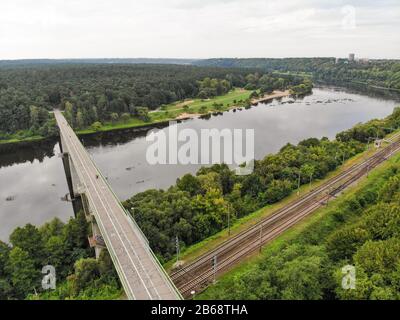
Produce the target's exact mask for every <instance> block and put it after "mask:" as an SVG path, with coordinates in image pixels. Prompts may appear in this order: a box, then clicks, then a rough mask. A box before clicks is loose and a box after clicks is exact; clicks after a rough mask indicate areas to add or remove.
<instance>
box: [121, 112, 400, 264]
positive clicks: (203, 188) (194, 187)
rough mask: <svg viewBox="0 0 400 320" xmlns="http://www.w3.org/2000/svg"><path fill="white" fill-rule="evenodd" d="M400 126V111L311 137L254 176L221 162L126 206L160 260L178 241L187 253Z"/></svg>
mask: <svg viewBox="0 0 400 320" xmlns="http://www.w3.org/2000/svg"><path fill="white" fill-rule="evenodd" d="M399 126H400V108H396V109H395V110H394V112H393V114H392V115H390V116H389V117H387V118H386V119H382V120H371V121H369V122H367V123H365V124H359V125H357V126H355V127H354V128H353V129H350V130H347V131H345V132H342V133H339V134H338V135H337V139H336V140H332V141H330V140H329V139H327V138H322V139H316V138H310V139H307V140H304V141H301V142H300V143H299V144H298V145H297V146H295V145H292V144H287V145H286V146H284V147H283V148H282V149H281V150H280V151H279V152H278V153H277V154H270V155H267V156H266V157H265V158H264V159H262V160H258V161H256V162H255V169H254V172H253V173H252V174H250V175H248V176H237V175H235V174H234V172H233V171H232V170H230V169H229V167H228V166H227V165H224V164H218V165H214V166H212V167H208V168H202V169H200V170H199V171H198V172H197V174H196V175H195V176H194V175H191V174H187V175H185V176H183V177H182V178H180V179H178V180H177V182H176V184H175V185H174V186H172V187H170V188H169V189H167V190H148V191H145V192H142V193H139V194H136V195H135V196H133V197H132V198H131V199H129V200H127V201H126V202H125V203H124V205H125V207H126V208H127V210H129V211H130V212H131V214H132V216H133V217H134V218H135V220H136V221H137V222H138V224H139V226H140V227H141V229H142V230H143V232H144V233H145V235H146V236H147V237H148V239H149V241H150V245H151V247H152V248H153V250H154V252H155V253H156V254H157V255H158V257H159V258H160V259H161V261H163V262H165V261H167V260H169V259H171V258H172V257H173V255H174V254H175V250H176V249H175V237H176V236H178V238H179V240H180V243H181V248H182V250H183V249H184V248H185V247H187V246H190V245H191V244H194V243H196V242H199V241H201V240H203V239H205V238H207V237H210V236H212V235H214V234H215V233H217V232H219V231H220V230H222V229H224V228H226V227H227V224H228V220H230V221H231V222H234V221H235V219H238V218H241V217H244V216H246V215H248V214H250V213H252V212H254V211H256V210H258V209H260V208H262V207H264V206H266V205H268V204H272V203H276V202H278V201H280V200H282V199H283V198H285V197H286V196H288V195H289V194H290V193H292V192H293V191H294V190H296V188H297V186H298V177H299V175H300V182H301V184H307V183H310V182H311V181H312V180H315V179H321V178H324V177H325V176H326V175H327V174H328V173H329V172H331V171H333V170H334V169H336V168H337V167H338V166H340V165H341V164H342V161H343V160H345V159H349V158H351V157H353V156H354V155H356V154H358V153H360V152H362V151H364V150H365V149H366V147H367V146H368V141H369V139H368V138H369V137H371V136H372V137H376V136H378V137H383V136H385V135H386V134H388V133H390V132H392V130H393V129H391V128H398V127H399Z"/></svg>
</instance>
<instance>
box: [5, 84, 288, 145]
mask: <svg viewBox="0 0 400 320" xmlns="http://www.w3.org/2000/svg"><path fill="white" fill-rule="evenodd" d="M287 96H290V93H289V90H286V91H274V92H273V93H271V94H269V95H264V96H262V97H259V98H253V99H251V100H250V103H251V105H257V104H258V103H262V102H265V101H271V100H273V99H277V98H283V97H287ZM236 108H240V107H239V106H235V105H233V106H230V107H228V108H226V109H224V110H219V112H225V111H229V110H232V109H236ZM216 111H217V110H209V111H208V112H207V113H204V114H201V113H189V112H186V111H183V112H182V113H181V114H179V115H177V116H176V117H175V118H169V119H163V120H160V121H157V120H155V121H152V122H149V123H143V124H126V125H124V124H118V125H115V127H112V126H111V127H107V128H104V129H103V128H102V129H100V130H97V131H95V130H92V129H90V128H88V129H83V130H77V131H75V132H76V134H77V135H78V137H80V136H87V135H93V134H97V133H102V132H111V131H118V130H127V129H138V130H146V129H151V128H154V127H157V126H159V125H164V124H167V123H169V122H170V121H174V120H176V121H183V120H189V119H197V118H200V117H202V116H204V115H208V114H212V113H214V112H216ZM150 113H151V112H150ZM52 138H54V137H35V138H33V139H32V138H26V139H21V140H16V139H11V140H3V141H1V140H0V148H1V147H2V146H11V145H18V144H22V145H25V144H26V145H29V144H31V143H36V142H40V141H45V140H49V139H52Z"/></svg>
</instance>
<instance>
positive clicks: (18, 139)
mask: <svg viewBox="0 0 400 320" xmlns="http://www.w3.org/2000/svg"><path fill="white" fill-rule="evenodd" d="M44 139H45V137H42V136H30V137H23V136H17V135H15V136H14V137H12V138H10V139H7V140H0V145H2V144H11V143H12V144H16V143H24V142H36V141H41V140H44Z"/></svg>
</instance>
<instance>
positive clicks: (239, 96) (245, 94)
mask: <svg viewBox="0 0 400 320" xmlns="http://www.w3.org/2000/svg"><path fill="white" fill-rule="evenodd" d="M250 94H251V91H249V90H244V89H239V88H236V89H233V90H231V91H230V92H228V93H227V94H225V95H222V96H218V97H214V98H212V99H205V100H202V99H187V100H185V101H183V102H182V101H181V102H176V103H173V104H169V105H166V106H164V107H163V108H162V109H163V110H164V112H165V111H168V112H169V111H176V110H180V111H184V109H183V107H184V106H185V105H186V106H187V107H188V111H189V112H193V113H199V112H200V108H201V107H203V106H204V107H205V108H207V111H217V110H216V109H215V108H214V107H213V104H215V103H216V104H220V105H221V104H222V105H223V106H222V109H223V110H227V109H229V108H230V107H232V106H234V105H235V104H236V103H237V102H239V101H245V100H246V99H248V98H249V97H250Z"/></svg>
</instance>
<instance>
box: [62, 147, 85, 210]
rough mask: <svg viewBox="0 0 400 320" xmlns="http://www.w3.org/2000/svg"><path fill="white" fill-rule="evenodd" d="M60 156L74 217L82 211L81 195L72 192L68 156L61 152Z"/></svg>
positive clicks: (72, 186) (66, 153) (72, 185)
mask: <svg viewBox="0 0 400 320" xmlns="http://www.w3.org/2000/svg"><path fill="white" fill-rule="evenodd" d="M60 146H61V144H60ZM61 148H62V147H61ZM61 155H62V161H63V166H64V172H65V177H66V179H67V184H68V190H69V194H70V197H71V202H72V207H73V210H74V214H75V216H76V215H77V214H78V212H79V211H81V210H82V209H83V206H82V200H81V195H80V194H78V193H75V191H74V184H73V180H72V172H71V164H70V159H69V154H68V152H63V153H62V154H61Z"/></svg>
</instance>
